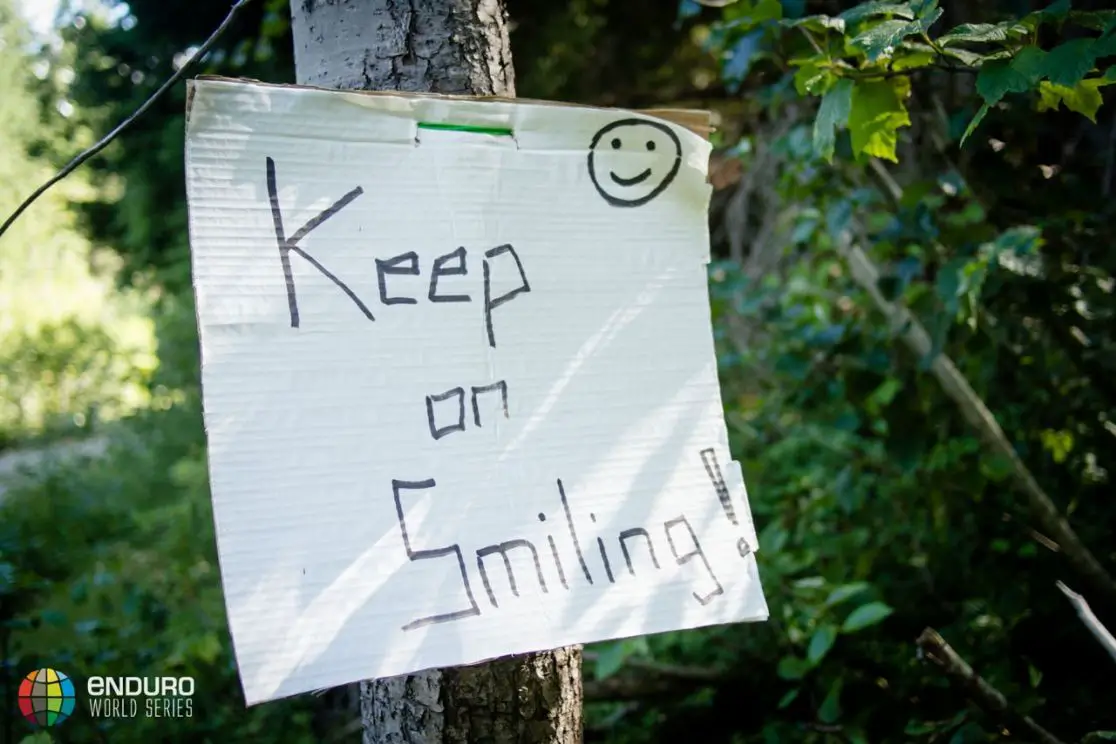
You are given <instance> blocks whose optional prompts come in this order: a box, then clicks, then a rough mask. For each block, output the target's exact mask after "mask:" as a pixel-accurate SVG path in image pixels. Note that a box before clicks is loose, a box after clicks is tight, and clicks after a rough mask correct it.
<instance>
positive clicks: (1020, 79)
mask: <svg viewBox="0 0 1116 744" xmlns="http://www.w3.org/2000/svg"><path fill="white" fill-rule="evenodd" d="M1031 85H1032V83H1031V81H1030V79H1029V78H1028V77H1027V76H1026V75H1025V74H1023V73H1022V72H1020V71H1019V70H1017V69H1015V68H1014V67H1012V66H1011V61H1009V60H1002V59H998V60H995V61H992V62H986V63H984V64H983V65H981V67H980V73H979V74H978V75H977V82H976V87H977V93H980V97H981V98H983V99H984V102H985V103H987V104H989V105H995V104H997V103H999V102H1000V100H1001V99H1002V98H1003V97H1004V96H1006V95H1007V94H1008V93H1022V92H1024V91H1026V90H1030V88H1031Z"/></svg>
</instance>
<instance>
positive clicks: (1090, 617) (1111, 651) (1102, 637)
mask: <svg viewBox="0 0 1116 744" xmlns="http://www.w3.org/2000/svg"><path fill="white" fill-rule="evenodd" d="M1057 587H1058V589H1060V590H1061V592H1062V594H1064V595H1066V597H1067V598H1068V599H1069V601H1070V604H1072V605H1073V608H1074V609H1075V610H1077V616H1078V617H1080V618H1081V622H1083V623H1085V627H1086V628H1088V629H1089V632H1090V633H1092V634H1093V635H1094V636H1095V637H1096V639H1097V640H1098V641H1100V644H1101V645H1102V646H1104V650H1105V651H1107V652H1108V655H1109V656H1111V657H1112V658H1113V659H1116V638H1113V637H1112V634H1111V633H1109V632H1108V628H1106V627H1104V625H1103V624H1102V623H1101V621H1100V620H1099V619H1097V616H1096V615H1094V614H1093V610H1092V608H1091V607H1089V603H1088V602H1086V601H1085V598H1084V597H1082V596H1081V595H1080V594H1078V593H1077V592H1075V591H1073V590H1072V589H1070V588H1069V587H1068V586H1066V585H1065V584H1063V583H1062V582H1060V581H1059V582H1058V583H1057Z"/></svg>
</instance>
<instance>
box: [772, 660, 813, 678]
mask: <svg viewBox="0 0 1116 744" xmlns="http://www.w3.org/2000/svg"><path fill="white" fill-rule="evenodd" d="M808 671H810V665H809V664H808V663H807V662H806V660H805V659H800V658H798V657H797V656H784V657H783V658H781V659H779V665H778V666H777V667H776V668H775V673H776V674H778V675H779V678H780V679H786V680H796V679H802V678H803V677H805V676H806V672H808Z"/></svg>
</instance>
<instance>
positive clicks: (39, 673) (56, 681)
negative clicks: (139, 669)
mask: <svg viewBox="0 0 1116 744" xmlns="http://www.w3.org/2000/svg"><path fill="white" fill-rule="evenodd" d="M193 695H194V678H193V677H89V678H88V679H87V680H86V683H85V695H84V696H83V697H85V701H84V702H85V705H81V706H79V705H78V701H77V698H78V694H77V691H76V690H75V685H74V681H73V680H72V679H71V678H70V677H69V676H67V675H66V674H63V673H62V672H60V671H58V670H56V669H36V670H35V671H33V672H31V673H30V674H28V675H27V676H26V677H24V678H23V680H22V681H21V682H20V685H19V712H20V713H21V714H22V715H23V717H24V718H25V719H27V721H28V722H29V723H31V724H32V725H34V726H36V727H39V728H49V727H51V726H57V725H59V724H60V723H62V722H63V721H65V720H66V719H67V718H70V717H71V716H72V715H73V714H74V712H75V710H76V709H80V708H84V709H85V710H86V711H87V712H88V713H89V715H90V716H92V717H93V718H140V717H144V718H192V717H193V715H194V701H193Z"/></svg>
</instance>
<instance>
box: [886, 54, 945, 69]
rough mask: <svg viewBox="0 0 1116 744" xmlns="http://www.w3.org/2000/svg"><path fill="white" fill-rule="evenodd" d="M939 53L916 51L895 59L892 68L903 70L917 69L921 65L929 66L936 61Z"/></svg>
mask: <svg viewBox="0 0 1116 744" xmlns="http://www.w3.org/2000/svg"><path fill="white" fill-rule="evenodd" d="M937 56H938V55H937V54H935V53H934V52H914V53H912V54H908V55H906V56H904V57H896V59H895V61H894V62H892V63H891V69H893V70H895V71H896V72H902V71H903V70H917V69H918V68H920V67H927V66H928V65H930V64H931V63H933V62H934V59H935V58H936V57H937Z"/></svg>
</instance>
